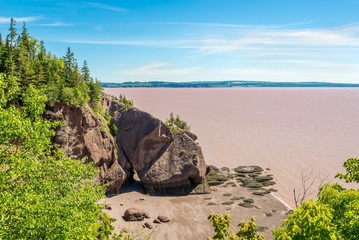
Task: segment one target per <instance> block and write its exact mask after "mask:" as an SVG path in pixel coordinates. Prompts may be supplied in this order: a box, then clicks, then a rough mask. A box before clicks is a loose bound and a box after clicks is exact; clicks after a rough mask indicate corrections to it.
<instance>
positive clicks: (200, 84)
mask: <svg viewBox="0 0 359 240" xmlns="http://www.w3.org/2000/svg"><path fill="white" fill-rule="evenodd" d="M101 86H102V87H104V88H238V87H335V88H338V87H340V88H342V87H359V83H330V82H267V81H243V80H238V81H196V82H164V81H150V82H123V83H110V82H102V83H101Z"/></svg>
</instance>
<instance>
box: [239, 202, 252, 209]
mask: <svg viewBox="0 0 359 240" xmlns="http://www.w3.org/2000/svg"><path fill="white" fill-rule="evenodd" d="M238 205H239V206H241V207H244V208H253V207H254V206H253V205H252V204H251V203H248V202H241V203H239V204H238Z"/></svg>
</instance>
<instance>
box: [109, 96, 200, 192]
mask: <svg viewBox="0 0 359 240" xmlns="http://www.w3.org/2000/svg"><path fill="white" fill-rule="evenodd" d="M123 106H124V105H123V104H121V103H120V102H117V101H112V102H111V104H110V107H109V113H110V115H111V116H112V119H111V124H114V125H116V126H117V128H118V129H119V131H118V134H117V139H116V141H117V144H118V146H119V148H120V149H119V162H120V165H121V166H122V167H123V169H124V170H125V172H126V173H128V175H129V174H133V171H134V170H135V171H136V172H137V175H138V177H139V179H140V180H141V182H142V183H143V186H144V187H145V189H146V190H147V191H148V192H149V193H152V194H163V193H164V194H167V193H174V194H188V193H190V192H191V191H192V190H193V188H194V187H195V186H197V185H198V184H200V183H201V182H202V181H203V179H204V176H205V172H206V164H205V161H204V157H203V154H202V150H201V147H200V146H199V145H198V144H197V143H196V142H195V141H194V140H193V139H195V137H194V136H195V135H191V134H189V133H188V132H187V133H186V132H181V133H179V134H175V135H174V134H172V133H171V131H170V130H169V128H168V127H167V126H166V125H165V124H164V123H163V122H161V121H160V120H159V119H157V118H155V117H153V116H152V115H151V114H149V113H146V112H143V111H140V110H138V109H136V108H131V109H128V110H127V111H126V110H124V108H123Z"/></svg>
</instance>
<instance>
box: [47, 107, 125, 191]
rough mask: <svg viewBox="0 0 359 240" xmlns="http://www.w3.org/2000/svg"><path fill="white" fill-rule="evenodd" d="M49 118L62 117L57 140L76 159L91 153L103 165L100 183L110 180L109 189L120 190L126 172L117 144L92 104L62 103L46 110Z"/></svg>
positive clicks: (96, 161) (99, 164) (90, 156)
mask: <svg viewBox="0 0 359 240" xmlns="http://www.w3.org/2000/svg"><path fill="white" fill-rule="evenodd" d="M45 118H47V119H53V120H60V121H62V122H63V126H62V127H60V128H58V129H57V131H56V135H55V137H54V140H53V141H54V144H56V145H58V146H60V147H61V148H62V149H63V150H64V152H65V153H66V155H67V156H69V157H71V158H74V159H82V158H84V157H87V162H93V163H94V164H95V166H96V167H98V168H99V169H100V174H99V176H98V177H97V178H96V183H98V184H103V183H108V184H109V187H108V193H109V194H113V193H118V192H119V189H120V187H121V186H122V184H123V183H124V181H125V178H126V174H125V172H124V170H123V169H122V167H121V166H120V164H119V162H118V152H117V145H116V142H115V140H114V138H113V137H112V136H111V134H109V132H108V130H107V128H106V127H105V126H106V123H105V122H104V121H102V120H101V119H97V118H96V117H95V116H94V114H93V112H92V111H91V109H90V108H88V107H74V106H68V105H65V104H61V103H58V104H56V105H55V106H54V107H52V108H51V109H50V110H48V111H46V113H45Z"/></svg>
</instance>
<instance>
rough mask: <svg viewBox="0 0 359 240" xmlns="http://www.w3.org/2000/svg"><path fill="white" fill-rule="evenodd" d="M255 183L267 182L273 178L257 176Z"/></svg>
mask: <svg viewBox="0 0 359 240" xmlns="http://www.w3.org/2000/svg"><path fill="white" fill-rule="evenodd" d="M255 179H256V181H257V182H268V181H270V180H273V177H271V176H268V175H267V176H258V177H256V178H255Z"/></svg>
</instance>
